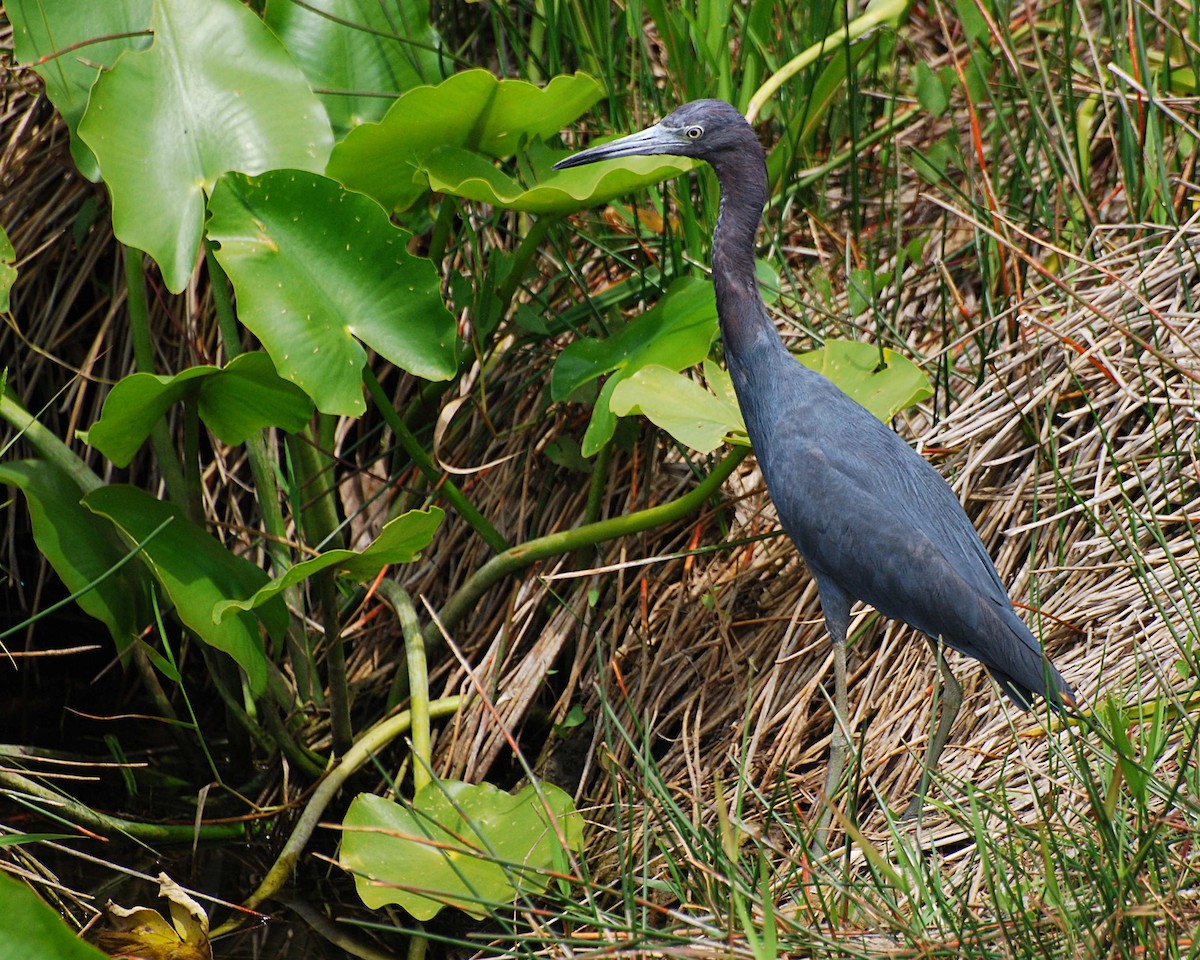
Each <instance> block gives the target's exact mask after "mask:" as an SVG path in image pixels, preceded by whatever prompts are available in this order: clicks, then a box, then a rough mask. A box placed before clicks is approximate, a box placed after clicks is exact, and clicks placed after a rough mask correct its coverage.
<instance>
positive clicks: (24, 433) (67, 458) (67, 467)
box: [0, 394, 104, 493]
mask: <svg viewBox="0 0 1200 960" xmlns="http://www.w3.org/2000/svg"><path fill="white" fill-rule="evenodd" d="M0 420H6V421H8V422H9V423H11V424H12V425H13V426H14V427H15V428H16V429H17V432H18V434H19V435H20V437H21V439H22V440H24V441H25V442H26V443H28V444H29V445H30V446H31V447H33V449H34V450H36V451H37V452H38V453H39V454H41V456H42V459H43V460H47V461H49V462H50V463H53V464H54V465H55V466H56V467H58V468H59V469H60V470H62V471H63V472H64V473H66V474H67V475H68V476H69V477H70V478H71V479H72V480H74V481H75V482H76V483H77V484H78V485H79V489H80V490H82V491H83V492H84V493H91V492H92V491H93V490H97V489H99V488H100V487H102V486H104V481H103V480H101V479H100V478H99V477H98V476H96V474H95V473H93V472H92V469H91V467H89V466H88V465H87V464H86V463H84V461H83V458H81V457H80V456H79V455H78V454H77V453H76V452H75V451H74V450H72V449H71V448H70V447H68V446H67V445H66V444H65V443H63V442H62V441H61V440H60V439H58V437H56V436H55V435H54V434H53V433H51V432H50V431H49V430H47V429H46V428H45V427H43V426H42V425H41V424H40V423H38V421H37V420H36V419H34V416H33V414H31V413H30V412H29V411H28V410H26V409H25V408H24V407H22V406H21V405H20V404H19V403H18V402H17V401H16V400H14V399H13V398H12V397H10V396H8V394H0Z"/></svg>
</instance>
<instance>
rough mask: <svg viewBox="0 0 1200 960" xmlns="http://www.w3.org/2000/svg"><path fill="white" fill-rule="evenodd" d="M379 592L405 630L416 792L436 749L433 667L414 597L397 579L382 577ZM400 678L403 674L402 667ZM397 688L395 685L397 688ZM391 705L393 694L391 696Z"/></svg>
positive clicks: (426, 777) (424, 783)
mask: <svg viewBox="0 0 1200 960" xmlns="http://www.w3.org/2000/svg"><path fill="white" fill-rule="evenodd" d="M378 591H379V595H380V596H381V597H383V599H384V601H385V602H386V603H387V604H388V606H390V607H391V608H392V610H394V611H395V613H396V618H397V619H398V620H399V621H400V630H401V632H402V633H403V634H404V652H405V655H406V656H405V659H406V662H407V665H408V687H409V705H408V708H409V710H410V711H411V713H412V718H413V719H412V752H413V768H412V770H413V793H416V792H418V791H419V790H420V789H421V788H422V787H424V786H427V785H428V784H429V782H430V779H431V777H430V773H429V771H430V770H431V769H432V768H433V751H432V749H431V747H430V735H429V667H428V664H427V663H426V661H425V638H424V637H422V636H421V625H420V623H419V622H418V621H417V611H416V608H415V607H414V606H413V602H412V597H410V596H409V595H408V591H406V590H405V589H404V588H403V587H401V586H400V584H398V583H397V582H396V581H395V580H387V579H384V580H381V581H379V587H378ZM396 676H397V678H399V677H400V676H401V674H400V673H399V671H397V674H396ZM394 690H395V688H394V687H393V691H394ZM388 699H389V706H391V697H390V696H389V698H388Z"/></svg>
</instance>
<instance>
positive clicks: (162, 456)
mask: <svg viewBox="0 0 1200 960" xmlns="http://www.w3.org/2000/svg"><path fill="white" fill-rule="evenodd" d="M123 249H124V252H125V307H126V309H127V310H128V311H129V336H130V338H131V339H132V340H133V360H134V364H135V365H136V367H137V369H138V372H139V373H154V345H153V343H151V341H150V308H149V307H148V306H147V304H146V278H145V276H144V275H143V273H144V265H145V260H146V257H145V255H144V254H143V253H142V251H141V250H135V249H133V248H132V247H124V248H123ZM150 442H151V444H153V446H154V455H155V457H157V459H158V469H159V470H160V471H161V472H162V476H163V481H164V482H165V483H166V485H167V492H168V493H169V494H170V497H171V500H172V501H174V502H175V503H177V504H178V505H179V506H181V507H183V508H184V509H185V510H187V509H188V502H189V497H188V493H187V491H188V484H187V480H186V479H185V477H184V469H183V466H182V465H181V464H180V462H179V457H178V455H177V454H176V453H175V445H174V444H173V443H172V442H171V433H170V431H169V430H168V429H167V424H166V421H165V420H159V421H157V422H156V423H155V424H154V427H153V428H152V429H151V431H150ZM192 467H193V470H199V464H193V465H192ZM188 512H189V516H190V515H191V511H188ZM191 519H193V520H195V519H196V518H195V517H194V516H193V517H191Z"/></svg>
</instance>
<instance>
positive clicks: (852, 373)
mask: <svg viewBox="0 0 1200 960" xmlns="http://www.w3.org/2000/svg"><path fill="white" fill-rule="evenodd" d="M883 357H884V364H885V366H883V367H880V366H879V350H878V348H877V347H874V346H872V345H871V344H869V343H860V342H858V341H857V340H827V341H826V342H825V346H824V347H823V348H822V349H820V350H812V351H810V352H808V353H801V354H797V355H796V360H797V361H798V362H800V363H803V364H804V365H805V366H806V367H808V368H810V369H812V370H816V371H817V372H818V373H820V374H823V375H824V376H826V377H828V378H829V379H830V380H832V381H833V382H834V383H835V384H837V385H838V387H839V388H841V390H842V391H843V392H844V393H846V394H848V395H849V396H851V397H853V398H854V399H855V400H857V401H858V402H859V403H861V404H862V405H863V406H864V407H866V408H867V409H868V410H870V411H871V413H873V414H874V415H875V416H876V417H878V418H879V419H880V420H882V421H883V422H884V423H886V422H887V421H889V420H891V419H892V417H894V416H895V415H896V414H897V413H899V412H900V411H901V410H903V409H905V408H906V407H910V406H912V405H913V404H914V403H920V402H921V401H922V400H924V399H926V398H927V397H929V396H932V394H933V391H932V389H931V388H930V386H929V380H928V379H927V378H926V376H925V374H924V373H922V372H921V368H920V367H918V366H917V365H916V364H915V363H913V362H912V361H911V360H909V359H908V358H907V357H905V356H903V355H901V354H898V353H896V352H894V351H892V350H888V349H884V351H883ZM704 376H705V379H706V380H707V381H708V383H709V385H710V386H711V387H713V388H714V390H715V391H716V393H715V395H714V394H713V393H709V392H708V391H707V390H705V389H704V388H703V387H701V386H700V384H698V383H696V381H694V380H692V379H690V378H688V377H685V376H683V375H682V374H679V373H676V372H674V371H673V370H671V369H669V368H667V367H661V366H647V367H643V368H642V369H641V370H638V371H637V372H636V373H634V374H632V375H631V376H630V377H628V378H627V379H625V380H622V381H621V383H620V384H619V385H618V386H617V388H616V390H614V391H613V395H612V402H611V404H610V406H611V408H612V411H613V413H615V414H616V415H617V416H621V417H624V416H628V415H629V414H633V413H640V414H642V415H643V416H645V417H646V418H647V419H649V420H650V421H651V422H652V423H654V424H655V425H656V426H659V427H661V428H662V429H663V430H666V431H667V433H669V434H670V435H671V436H673V437H674V438H675V439H676V440H678V441H679V442H680V443H684V444H687V445H688V446H689V447H691V448H692V449H694V450H698V451H699V452H700V453H709V452H711V451H713V450H715V449H716V448H717V447H718V446H720V445H721V442H722V441H729V442H731V443H742V442H744V440H743V439H742V437H744V436H745V432H746V424H745V421H744V420H743V419H742V411H741V409H740V408H739V407H738V405H737V398H736V397H735V395H734V392H733V384H732V383H731V382H730V380H729V374H728V373H726V372H725V371H724V370H722V369H721V368H720V367H718V366H717V365H716V364H715V363H713V362H712V361H710V360H705V362H704ZM739 435H740V436H739Z"/></svg>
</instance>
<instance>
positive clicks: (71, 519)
mask: <svg viewBox="0 0 1200 960" xmlns="http://www.w3.org/2000/svg"><path fill="white" fill-rule="evenodd" d="M6 483H7V484H12V485H13V486H14V487H16V488H18V489H19V490H20V491H21V492H22V493H23V494H24V495H25V502H26V504H27V505H28V507H29V516H30V520H31V521H32V524H33V539H34V542H35V543H37V546H38V550H39V551H40V552H41V554H42V556H44V557H45V558H46V559H47V560H49V561H50V566H52V567H53V568H54V572H55V573H57V574H58V576H59V578H60V579H61V580H62V582H63V583H64V584H65V585H66V588H67V589H68V590H70V591H71V592H72V593H78V592H79V591H80V590H84V589H85V588H87V587H88V586H89V585H92V586H91V589H90V590H88V591H87V592H86V593H82V594H80V595H79V596H78V597H77V598H76V603H78V604H79V607H80V609H81V610H83V611H84V613H86V614H88V616H91V617H95V618H96V619H97V620H99V621H100V622H102V623H103V624H104V625H105V626H106V627H108V632H109V633H110V634H112V638H113V642H114V643H115V644H116V646H117V652H118V653H124V652H125V650H126V648H128V646H129V645H130V643H132V642H133V638H134V637H135V636H137V635H138V633H140V632H141V630H142V628H143V627H144V626H145V625H146V624H147V623H149V622H150V601H149V596H150V577H149V575H148V574H147V573H146V571H145V569H144V568H143V567H142V565H141V564H138V563H128V564H125V565H124V566H123V567H121V569H120V570H119V571H118V572H117V573H116V574H115V575H114V576H111V577H105V574H107V573H108V572H109V571H110V570H112V569H113V568H114V567H116V566H117V564H119V563H120V562H121V561H122V560H123V559H125V557H126V555H127V554H128V553H129V548H128V547H127V546H126V545H125V544H124V543H122V542H121V539H120V538H119V537H118V536H117V534H116V532H115V531H114V530H113V528H112V524H111V523H109V522H108V521H107V520H103V519H101V518H100V517H97V516H96V515H95V514H94V513H92V512H91V511H89V510H86V509H85V508H84V507H83V506H81V505H80V500H81V499H82V497H83V491H82V490H80V489H79V487H78V485H77V484H76V483H75V482H74V481H73V480H72V479H71V478H70V477H69V476H68V475H67V474H66V473H64V472H63V471H62V470H60V469H59V468H58V467H56V466H54V465H53V464H51V463H48V462H46V461H44V460H16V461H12V462H9V463H0V484H6ZM102 578H103V579H102ZM0 926H2V924H0Z"/></svg>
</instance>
